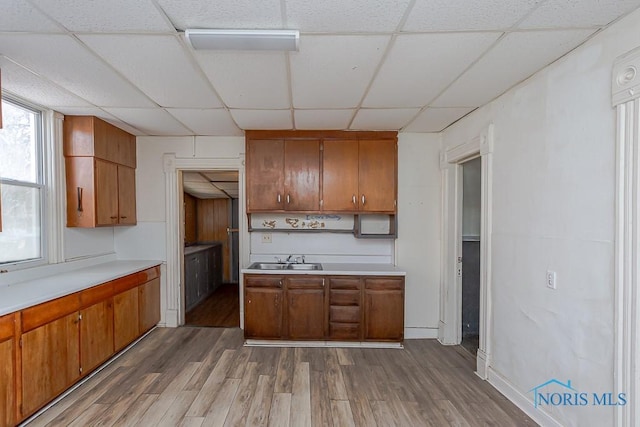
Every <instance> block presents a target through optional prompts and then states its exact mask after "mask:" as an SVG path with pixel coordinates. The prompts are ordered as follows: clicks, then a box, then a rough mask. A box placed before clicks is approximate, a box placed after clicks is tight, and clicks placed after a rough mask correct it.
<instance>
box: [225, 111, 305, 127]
mask: <svg viewBox="0 0 640 427" xmlns="http://www.w3.org/2000/svg"><path fill="white" fill-rule="evenodd" d="M230 111H231V116H232V117H233V119H234V120H235V122H236V123H237V124H238V126H240V129H243V130H244V129H291V128H292V125H293V123H292V122H291V111H290V110H230Z"/></svg>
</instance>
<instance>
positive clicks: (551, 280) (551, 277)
mask: <svg viewBox="0 0 640 427" xmlns="http://www.w3.org/2000/svg"><path fill="white" fill-rule="evenodd" d="M547 288H549V289H557V283H556V272H555V271H550V270H547Z"/></svg>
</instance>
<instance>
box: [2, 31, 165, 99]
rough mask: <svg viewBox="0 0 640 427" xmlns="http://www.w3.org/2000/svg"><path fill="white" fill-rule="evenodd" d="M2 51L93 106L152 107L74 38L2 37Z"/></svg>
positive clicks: (144, 97)
mask: <svg viewBox="0 0 640 427" xmlns="http://www.w3.org/2000/svg"><path fill="white" fill-rule="evenodd" d="M0 52H2V54H3V55H5V56H7V57H9V58H10V59H12V60H14V61H15V62H17V63H19V64H21V65H23V66H25V67H27V68H29V69H30V70H32V71H34V72H36V73H38V74H40V75H42V76H46V77H47V78H48V79H49V80H51V81H52V82H54V83H56V84H58V85H59V86H62V87H63V88H65V89H67V90H69V91H70V92H72V93H74V94H75V95H77V96H79V97H80V98H83V99H85V100H87V101H89V102H90V103H92V104H95V105H98V106H122V105H125V106H129V107H149V106H153V103H152V102H151V101H150V100H149V99H148V98H147V97H146V96H144V95H143V94H142V93H141V92H140V91H138V90H137V89H136V88H135V86H133V85H132V84H131V83H129V82H127V81H126V80H125V79H123V78H122V77H120V76H119V75H118V74H117V73H116V72H114V71H113V70H112V69H110V68H109V67H108V66H106V65H105V64H104V63H103V62H102V61H101V60H100V59H98V58H97V57H96V56H95V55H93V54H92V53H90V52H89V51H88V50H87V49H86V48H85V47H83V46H82V45H81V44H80V43H78V42H77V41H76V40H74V39H73V37H71V36H67V35H51V34H48V35H44V34H8V33H7V34H0ZM51 107H56V106H55V105H52V106H51Z"/></svg>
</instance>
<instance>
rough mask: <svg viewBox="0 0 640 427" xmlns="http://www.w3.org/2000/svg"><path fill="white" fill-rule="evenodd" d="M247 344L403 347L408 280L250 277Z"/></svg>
mask: <svg viewBox="0 0 640 427" xmlns="http://www.w3.org/2000/svg"><path fill="white" fill-rule="evenodd" d="M244 277H245V279H244V316H245V338H247V339H267V340H269V339H276V340H316V341H322V340H330V341H383V342H402V340H403V338H404V277H398V276H396V277H388V276H324V275H315V274H304V275H302V274H300V275H298V274H293V275H291V274H283V275H273V274H246V275H245V276H244Z"/></svg>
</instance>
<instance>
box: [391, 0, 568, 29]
mask: <svg viewBox="0 0 640 427" xmlns="http://www.w3.org/2000/svg"><path fill="white" fill-rule="evenodd" d="M540 1H541V0H506V1H505V0H483V1H475V0H417V1H416V4H415V5H414V6H413V9H412V10H411V12H410V13H409V17H408V19H407V22H406V23H405V25H404V28H403V29H402V30H403V31H421V32H427V31H461V30H494V29H498V30H505V29H508V28H511V27H512V26H513V25H515V24H516V23H517V22H518V20H520V19H522V17H524V16H525V15H526V14H527V13H528V12H529V11H530V10H531V9H532V8H533V7H534V6H535V5H536V4H538V3H540ZM560 1H562V0H560Z"/></svg>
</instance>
